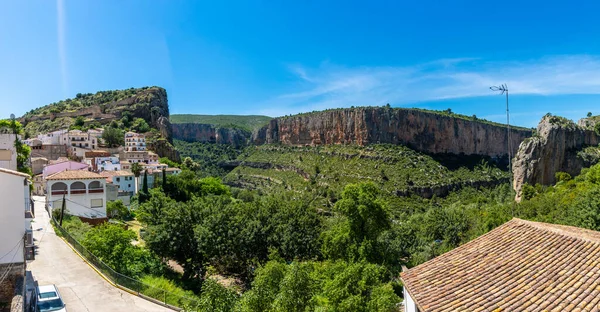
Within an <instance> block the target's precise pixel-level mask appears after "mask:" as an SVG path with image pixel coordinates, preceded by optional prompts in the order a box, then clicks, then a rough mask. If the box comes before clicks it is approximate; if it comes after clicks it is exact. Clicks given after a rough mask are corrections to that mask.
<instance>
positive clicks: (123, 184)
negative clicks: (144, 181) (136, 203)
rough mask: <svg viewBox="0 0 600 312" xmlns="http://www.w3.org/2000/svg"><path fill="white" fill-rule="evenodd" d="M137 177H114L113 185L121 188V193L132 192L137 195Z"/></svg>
mask: <svg viewBox="0 0 600 312" xmlns="http://www.w3.org/2000/svg"><path fill="white" fill-rule="evenodd" d="M134 179H135V177H134V176H133V175H131V176H129V177H125V176H114V177H112V181H113V184H116V185H118V186H119V191H121V192H132V193H135V181H134Z"/></svg>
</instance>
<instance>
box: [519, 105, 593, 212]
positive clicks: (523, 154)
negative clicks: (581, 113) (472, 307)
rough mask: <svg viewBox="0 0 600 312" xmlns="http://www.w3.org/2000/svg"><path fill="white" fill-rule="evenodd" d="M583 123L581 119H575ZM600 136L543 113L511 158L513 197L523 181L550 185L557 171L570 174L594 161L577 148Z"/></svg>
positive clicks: (574, 173)
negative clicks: (534, 128)
mask: <svg viewBox="0 0 600 312" xmlns="http://www.w3.org/2000/svg"><path fill="white" fill-rule="evenodd" d="M579 124H580V125H585V124H586V123H585V120H583V121H581V120H580V121H579ZM599 142H600V136H599V135H598V134H596V133H595V132H594V131H593V130H591V129H589V128H584V127H581V126H579V125H576V124H575V123H574V122H572V121H570V120H567V119H565V118H562V117H556V116H544V118H542V121H541V122H540V123H539V125H538V127H537V135H536V136H534V137H531V138H529V139H526V140H524V141H523V142H522V143H521V145H520V146H519V150H518V152H517V154H516V156H515V158H514V164H513V187H514V189H515V191H516V192H517V197H516V200H517V201H520V199H521V189H522V187H523V185H524V184H525V183H528V184H530V185H535V184H537V183H540V184H542V185H550V184H554V183H555V182H556V178H555V174H556V173H557V172H566V173H569V174H570V175H572V176H575V175H577V174H579V173H580V171H581V169H582V168H584V167H589V166H591V165H593V162H595V160H593V159H587V158H585V157H581V154H580V151H581V150H582V149H584V148H585V147H587V146H597V145H598V143H599Z"/></svg>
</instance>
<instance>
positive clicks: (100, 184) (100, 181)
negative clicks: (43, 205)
mask: <svg viewBox="0 0 600 312" xmlns="http://www.w3.org/2000/svg"><path fill="white" fill-rule="evenodd" d="M46 183H47V184H46V190H47V193H46V202H47V204H48V207H49V209H50V211H51V212H52V211H53V210H54V209H62V203H63V197H64V198H65V211H66V212H67V213H69V214H71V215H74V216H78V217H79V218H81V219H82V220H84V221H87V222H90V223H99V222H103V221H105V220H106V219H107V218H106V191H105V185H106V179H105V178H104V177H103V176H101V175H99V174H97V173H94V172H90V171H87V170H66V171H61V172H58V173H55V174H53V175H50V176H48V177H46Z"/></svg>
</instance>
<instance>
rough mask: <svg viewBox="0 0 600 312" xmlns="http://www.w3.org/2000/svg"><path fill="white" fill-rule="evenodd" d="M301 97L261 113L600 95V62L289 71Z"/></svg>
mask: <svg viewBox="0 0 600 312" xmlns="http://www.w3.org/2000/svg"><path fill="white" fill-rule="evenodd" d="M289 69H290V72H291V73H292V74H294V75H295V76H297V77H298V85H297V86H296V89H297V90H298V91H296V92H291V93H287V94H281V95H278V96H276V97H274V98H272V99H271V100H270V101H268V103H266V104H267V106H269V107H271V108H269V109H265V110H263V111H262V112H261V113H263V114H268V115H270V116H280V115H285V114H290V113H297V112H305V111H312V110H322V109H326V108H337V107H349V106H363V105H384V104H386V103H391V104H393V105H403V104H409V103H418V102H425V101H432V100H441V99H455V98H465V97H476V96H492V95H494V93H493V92H492V91H490V89H489V87H490V86H492V85H499V84H502V83H506V84H507V85H508V87H509V91H510V94H529V95H559V94H600V57H599V56H590V55H572V56H555V57H547V58H542V59H536V60H529V61H520V62H508V61H504V62H489V61H484V60H481V59H473V58H461V59H442V60H437V61H433V62H428V63H424V64H418V65H414V66H407V67H357V68H348V67H343V66H335V65H332V64H331V63H325V64H323V65H321V66H320V67H318V68H307V67H302V66H299V65H294V66H289Z"/></svg>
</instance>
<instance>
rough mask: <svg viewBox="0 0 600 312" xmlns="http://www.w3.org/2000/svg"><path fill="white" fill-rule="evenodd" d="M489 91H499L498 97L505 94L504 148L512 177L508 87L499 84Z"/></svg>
mask: <svg viewBox="0 0 600 312" xmlns="http://www.w3.org/2000/svg"><path fill="white" fill-rule="evenodd" d="M490 90H492V91H500V95H502V94H506V138H507V139H508V142H506V148H507V149H508V171H510V172H511V175H512V164H511V162H512V155H511V154H512V144H511V143H512V142H511V140H510V114H509V113H508V86H506V84H501V85H499V86H492V87H490ZM511 180H512V179H511Z"/></svg>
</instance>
